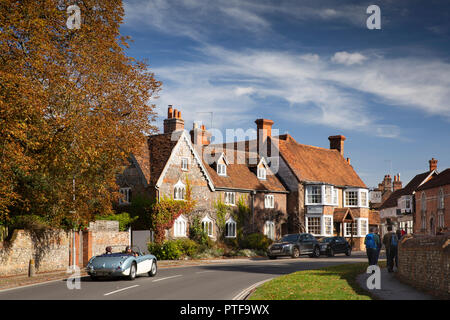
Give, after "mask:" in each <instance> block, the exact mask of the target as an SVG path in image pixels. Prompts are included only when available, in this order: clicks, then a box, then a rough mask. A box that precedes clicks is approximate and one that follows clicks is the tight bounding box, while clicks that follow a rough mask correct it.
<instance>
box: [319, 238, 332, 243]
mask: <svg viewBox="0 0 450 320" xmlns="http://www.w3.org/2000/svg"><path fill="white" fill-rule="evenodd" d="M332 240H333V238H322V239H320V242H324V243H328V242H331V241H332Z"/></svg>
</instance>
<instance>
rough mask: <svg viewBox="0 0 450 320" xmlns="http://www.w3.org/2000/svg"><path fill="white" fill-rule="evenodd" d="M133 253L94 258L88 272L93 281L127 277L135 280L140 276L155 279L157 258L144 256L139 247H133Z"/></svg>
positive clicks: (87, 269) (148, 255)
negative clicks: (104, 278)
mask: <svg viewBox="0 0 450 320" xmlns="http://www.w3.org/2000/svg"><path fill="white" fill-rule="evenodd" d="M131 249H132V253H127V252H125V251H123V252H120V251H119V252H111V253H105V254H102V255H99V256H94V257H92V258H91V259H90V260H89V262H88V264H87V266H86V272H87V273H88V274H89V276H90V277H91V279H92V280H97V279H98V278H100V277H127V278H128V279H129V280H134V279H135V278H136V276H137V275H139V274H148V275H149V276H150V277H154V276H155V275H156V272H157V262H156V257H155V256H154V255H152V254H143V253H142V252H141V250H140V249H139V248H138V247H132V248H131Z"/></svg>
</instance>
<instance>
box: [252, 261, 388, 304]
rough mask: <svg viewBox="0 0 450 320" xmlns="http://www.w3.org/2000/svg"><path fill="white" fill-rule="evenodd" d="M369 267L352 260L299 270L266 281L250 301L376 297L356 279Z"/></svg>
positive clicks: (381, 263)
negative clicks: (335, 264) (342, 263)
mask: <svg viewBox="0 0 450 320" xmlns="http://www.w3.org/2000/svg"><path fill="white" fill-rule="evenodd" d="M385 265H386V262H384V261H383V262H380V263H379V266H380V267H385ZM367 267H368V264H367V263H351V264H344V265H338V266H333V267H326V268H322V269H317V270H304V271H298V272H295V273H291V274H288V275H285V276H281V277H278V278H276V279H273V280H271V281H268V282H266V283H264V284H263V285H261V286H260V287H258V288H257V289H256V290H255V291H254V292H253V293H252V294H251V296H250V298H249V300H372V299H373V298H372V296H371V295H370V294H369V292H368V291H365V290H363V289H362V288H361V287H360V286H359V285H358V283H357V282H356V277H357V276H358V275H360V274H362V273H364V272H366V270H367Z"/></svg>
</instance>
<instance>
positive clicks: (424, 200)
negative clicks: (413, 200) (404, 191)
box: [420, 192, 427, 213]
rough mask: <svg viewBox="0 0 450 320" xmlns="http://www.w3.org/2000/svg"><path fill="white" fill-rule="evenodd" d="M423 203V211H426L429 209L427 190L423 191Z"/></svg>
mask: <svg viewBox="0 0 450 320" xmlns="http://www.w3.org/2000/svg"><path fill="white" fill-rule="evenodd" d="M420 201H421V202H422V203H421V205H422V212H423V213H424V212H425V211H427V197H426V195H425V192H422V198H421V200H420Z"/></svg>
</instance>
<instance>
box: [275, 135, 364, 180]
mask: <svg viewBox="0 0 450 320" xmlns="http://www.w3.org/2000/svg"><path fill="white" fill-rule="evenodd" d="M272 139H273V140H275V139H276V138H272ZM278 142H279V150H280V154H281V156H282V157H283V159H284V160H285V161H286V162H287V163H288V165H289V166H290V167H291V169H292V171H294V173H295V175H296V176H297V179H298V180H299V181H310V182H321V183H329V184H332V185H336V186H352V187H361V188H367V186H366V185H365V184H364V182H363V181H362V180H361V178H360V177H359V176H358V174H356V172H355V170H354V169H353V167H352V166H351V165H349V164H348V162H347V161H346V160H345V159H344V158H343V157H342V155H341V154H340V152H339V151H337V150H334V149H325V148H319V147H314V146H308V145H304V144H300V143H298V142H297V141H295V140H294V138H292V137H291V136H290V135H289V134H285V135H281V136H279V137H278Z"/></svg>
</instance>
